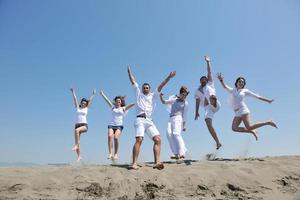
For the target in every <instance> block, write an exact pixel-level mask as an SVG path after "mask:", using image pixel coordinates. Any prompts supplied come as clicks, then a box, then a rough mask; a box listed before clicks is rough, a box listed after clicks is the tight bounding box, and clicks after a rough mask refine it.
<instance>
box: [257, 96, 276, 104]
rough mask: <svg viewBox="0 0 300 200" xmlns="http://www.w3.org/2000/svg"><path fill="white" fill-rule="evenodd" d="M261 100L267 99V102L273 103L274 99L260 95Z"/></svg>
mask: <svg viewBox="0 0 300 200" xmlns="http://www.w3.org/2000/svg"><path fill="white" fill-rule="evenodd" d="M258 99H259V100H262V101H265V102H267V103H272V102H273V101H274V99H268V98H265V97H258Z"/></svg>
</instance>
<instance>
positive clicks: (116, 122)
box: [109, 107, 127, 126]
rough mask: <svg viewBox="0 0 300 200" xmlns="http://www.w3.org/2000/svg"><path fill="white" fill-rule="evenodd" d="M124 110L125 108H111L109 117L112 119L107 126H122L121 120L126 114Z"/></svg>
mask: <svg viewBox="0 0 300 200" xmlns="http://www.w3.org/2000/svg"><path fill="white" fill-rule="evenodd" d="M124 110H125V107H119V108H116V107H113V108H112V109H111V116H112V119H111V121H110V123H109V125H111V126H123V118H124V116H125V115H126V114H127V112H126V111H124Z"/></svg>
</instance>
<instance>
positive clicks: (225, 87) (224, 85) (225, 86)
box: [217, 72, 232, 90]
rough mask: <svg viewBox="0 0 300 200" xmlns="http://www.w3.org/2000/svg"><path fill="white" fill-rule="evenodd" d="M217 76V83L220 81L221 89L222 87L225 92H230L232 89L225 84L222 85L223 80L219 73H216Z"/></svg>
mask: <svg viewBox="0 0 300 200" xmlns="http://www.w3.org/2000/svg"><path fill="white" fill-rule="evenodd" d="M217 76H218V79H219V81H220V83H221V85H222V87H223V88H224V89H225V90H231V89H232V88H230V87H229V86H228V85H226V84H225V83H224V78H223V76H222V73H221V72H218V73H217Z"/></svg>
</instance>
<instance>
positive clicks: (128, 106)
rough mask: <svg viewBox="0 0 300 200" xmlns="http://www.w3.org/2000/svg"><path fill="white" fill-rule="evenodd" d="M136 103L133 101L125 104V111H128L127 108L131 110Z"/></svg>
mask: <svg viewBox="0 0 300 200" xmlns="http://www.w3.org/2000/svg"><path fill="white" fill-rule="evenodd" d="M134 105H135V104H134V103H131V104H129V105H127V106H125V111H126V110H129V109H130V108H132V107H133V106H134Z"/></svg>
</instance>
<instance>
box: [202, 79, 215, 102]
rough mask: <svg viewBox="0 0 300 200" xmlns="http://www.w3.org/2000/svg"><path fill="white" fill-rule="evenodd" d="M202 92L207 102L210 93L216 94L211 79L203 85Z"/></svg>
mask: <svg viewBox="0 0 300 200" xmlns="http://www.w3.org/2000/svg"><path fill="white" fill-rule="evenodd" d="M203 93H204V96H205V98H206V99H207V101H208V102H209V97H210V96H211V95H215V96H216V88H215V85H214V82H213V81H208V82H207V84H206V85H205V86H204V87H203Z"/></svg>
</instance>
